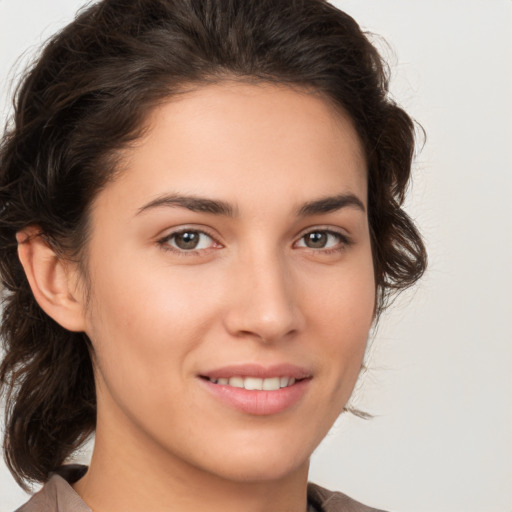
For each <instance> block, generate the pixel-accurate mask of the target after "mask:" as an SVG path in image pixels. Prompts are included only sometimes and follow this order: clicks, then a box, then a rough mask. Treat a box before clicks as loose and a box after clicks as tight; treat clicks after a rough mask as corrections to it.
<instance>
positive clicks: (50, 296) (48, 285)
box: [16, 226, 85, 331]
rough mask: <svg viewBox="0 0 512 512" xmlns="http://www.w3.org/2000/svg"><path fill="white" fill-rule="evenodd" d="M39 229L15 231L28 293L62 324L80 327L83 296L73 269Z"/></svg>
mask: <svg viewBox="0 0 512 512" xmlns="http://www.w3.org/2000/svg"><path fill="white" fill-rule="evenodd" d="M40 233H41V230H40V229H39V228H38V227H37V226H30V227H28V228H25V229H23V230H22V231H19V232H18V233H16V240H17V241H18V257H19V259H20V261H21V264H22V265H23V269H24V270H25V274H26V276H27V279H28V282H29V284H30V288H31V289H32V293H33V294H34V297H35V299H36V301H37V303H38V304H39V306H41V308H42V309H43V311H44V312H45V313H46V314H47V315H48V316H50V317H51V318H53V319H54V320H55V321H56V322H57V323H58V324H60V325H61V326H62V327H64V328H65V329H68V330H69V331H84V330H85V317H84V313H85V308H84V304H83V302H84V299H83V298H82V297H81V294H79V293H78V286H77V284H78V281H77V271H76V270H73V269H72V268H71V265H70V264H69V262H66V261H65V260H63V259H62V258H60V257H59V256H58V255H57V254H56V253H55V252H54V251H53V249H52V248H51V247H50V245H48V243H47V242H46V240H45V239H44V237H42V236H41V234H40Z"/></svg>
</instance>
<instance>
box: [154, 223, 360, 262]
mask: <svg viewBox="0 0 512 512" xmlns="http://www.w3.org/2000/svg"><path fill="white" fill-rule="evenodd" d="M185 233H194V234H198V235H199V236H202V235H204V236H207V237H208V238H210V239H211V241H212V244H213V245H217V246H218V247H207V248H202V249H190V250H186V249H180V248H177V247H173V246H172V245H170V241H171V240H173V239H174V238H175V237H177V236H179V235H181V234H185ZM314 233H321V234H325V235H327V236H334V237H336V238H337V239H338V243H337V244H336V246H334V247H331V248H327V249H325V248H312V247H307V246H302V247H303V248H304V249H307V250H309V251H312V252H314V253H319V254H325V255H329V254H333V253H338V252H341V251H343V250H344V249H346V248H347V247H350V246H351V245H352V244H353V242H352V240H351V239H350V238H349V237H348V236H346V235H344V234H342V233H340V232H338V231H334V230H332V229H325V228H315V229H311V230H308V231H306V232H305V233H303V234H302V235H301V236H300V237H299V238H298V240H297V241H296V242H294V244H293V245H294V247H295V246H297V244H298V243H299V242H300V241H303V240H305V237H306V236H308V235H312V234H314ZM157 243H158V245H159V246H160V247H161V248H162V250H164V251H170V252H173V253H174V254H176V255H178V256H197V255H200V254H201V253H203V254H204V252H205V251H209V250H210V249H212V248H214V249H217V248H222V247H223V246H222V244H220V243H219V242H217V241H216V240H215V238H214V237H213V236H211V235H210V234H209V233H207V232H206V231H203V230H201V229H193V228H184V229H180V230H177V231H173V232H172V233H170V234H169V235H166V236H165V237H163V238H161V239H159V240H158V241H157Z"/></svg>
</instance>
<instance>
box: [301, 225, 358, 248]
mask: <svg viewBox="0 0 512 512" xmlns="http://www.w3.org/2000/svg"><path fill="white" fill-rule="evenodd" d="M317 232H322V233H327V234H329V235H334V236H336V237H338V238H339V240H340V243H339V246H336V247H327V248H319V249H315V248H312V247H307V246H301V247H300V248H304V249H307V250H310V251H314V252H323V253H328V252H336V251H339V250H342V249H344V248H346V247H348V246H350V245H352V244H353V241H352V239H351V237H350V236H349V235H347V234H346V233H345V232H343V230H342V229H341V228H335V227H333V226H312V227H308V228H307V229H305V230H303V231H302V232H301V233H300V234H299V236H298V237H297V239H296V241H295V242H294V244H293V245H294V246H296V245H297V244H298V243H299V242H300V241H301V240H303V239H304V237H305V236H306V235H308V234H310V233H317Z"/></svg>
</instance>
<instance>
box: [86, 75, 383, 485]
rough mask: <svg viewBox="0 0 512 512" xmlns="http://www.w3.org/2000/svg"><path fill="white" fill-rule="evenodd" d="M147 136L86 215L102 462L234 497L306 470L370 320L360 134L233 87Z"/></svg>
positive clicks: (160, 123)
mask: <svg viewBox="0 0 512 512" xmlns="http://www.w3.org/2000/svg"><path fill="white" fill-rule="evenodd" d="M148 126H149V129H148V131H147V132H146V135H145V136H144V137H143V138H142V139H141V140H139V141H138V142H137V144H136V145H135V146H134V147H132V148H130V149H129V150H126V152H125V153H124V158H123V160H122V164H121V165H122V170H123V172H122V173H121V174H120V177H119V178H117V179H116V180H115V181H113V182H112V183H110V184H109V185H108V186H107V187H106V188H105V189H103V190H102V191H101V192H100V193H99V195H98V196H97V198H96V201H95V202H94V204H93V207H92V212H91V226H92V231H91V233H92V234H91V238H90V241H89V245H88V271H89V280H90V281H89V282H90V287H91V290H90V291H91V297H92V298H91V303H90V305H89V308H88V309H87V311H86V332H87V334H88V335H89V337H90V339H91V341H92V344H93V347H94V352H95V361H94V363H95V371H96V379H97V392H98V427H97V449H101V447H102V446H107V445H109V443H110V445H109V446H110V448H109V450H110V451H111V453H115V446H117V445H118V446H119V449H120V450H121V449H122V450H123V451H124V452H128V454H129V455H128V456H133V458H134V460H142V459H143V458H146V459H147V460H148V461H150V462H151V463H152V464H154V463H155V462H157V463H158V464H165V465H166V466H165V467H169V464H171V465H173V467H179V468H180V470H182V471H186V470H187V469H193V470H194V471H202V472H208V473H210V474H214V475H217V476H220V477H222V478H227V479H231V480H235V481H252V480H254V481H256V480H260V481H261V480H266V479H276V478H280V477H283V476H285V475H287V474H290V473H291V472H293V471H296V470H299V469H300V468H304V467H307V463H308V458H309V456H310V455H311V453H312V451H313V450H314V448H315V447H316V446H317V445H318V443H319V442H320V441H321V439H322V438H323V437H324V436H325V434H326V433H327V431H328V430H329V428H330V427H331V425H332V423H333V422H334V420H335V419H336V417H337V416H338V415H339V414H340V412H341V410H342V408H343V406H344V405H345V403H346V401H347V399H348V398H349V396H350V394H351V391H352V389H353V386H354V383H355V381H356V378H357V376H358V373H359V370H360V367H361V363H362V358H363V354H364V350H365V345H366V341H367V336H368V331H369V329H370V326H371V323H372V319H373V313H374V303H375V282H374V274H373V264H372V255H371V246H370V236H369V229H368V217H367V214H366V211H367V199H366V198H367V183H366V166H365V160H364V156H363V152H362V148H361V144H360V142H359V140H358V137H357V135H356V133H355V130H354V128H353V126H352V124H351V122H350V121H349V120H348V119H347V118H345V117H344V116H342V115H340V114H339V113H337V112H335V111H334V110H333V108H332V106H330V105H329V104H328V102H326V101H325V100H323V99H321V98H320V97H319V96H318V95H313V94H307V93H305V92H299V91H297V90H293V89H291V88H287V87H284V86H277V85H269V84H266V85H249V84H241V83H235V82H227V83H223V84H220V85H212V86H207V87H204V88H200V89H198V90H195V91H193V92H189V93H187V94H184V95H183V96H181V97H179V98H177V99H173V100H172V101H169V102H168V103H165V104H163V105H161V106H159V107H158V108H157V109H156V110H155V111H154V112H153V114H152V116H151V118H150V120H149V124H148ZM252 388H257V389H252ZM261 388H263V389H261ZM116 443H117V444H116ZM112 446H114V448H112ZM137 457H138V459H137Z"/></svg>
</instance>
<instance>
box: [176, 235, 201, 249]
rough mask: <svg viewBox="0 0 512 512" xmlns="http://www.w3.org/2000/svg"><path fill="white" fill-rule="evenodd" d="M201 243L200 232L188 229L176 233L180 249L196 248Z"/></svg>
mask: <svg viewBox="0 0 512 512" xmlns="http://www.w3.org/2000/svg"><path fill="white" fill-rule="evenodd" d="M198 243H199V233H194V232H193V231H187V232H185V233H179V234H178V235H176V245H177V246H178V247H179V248H180V249H195V248H196V247H197V244H198Z"/></svg>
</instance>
